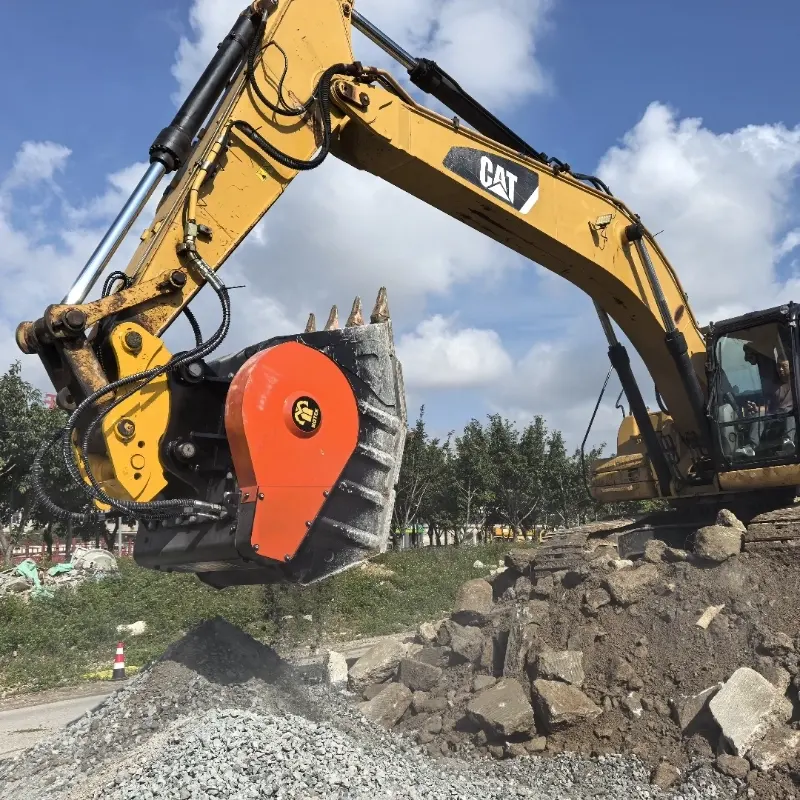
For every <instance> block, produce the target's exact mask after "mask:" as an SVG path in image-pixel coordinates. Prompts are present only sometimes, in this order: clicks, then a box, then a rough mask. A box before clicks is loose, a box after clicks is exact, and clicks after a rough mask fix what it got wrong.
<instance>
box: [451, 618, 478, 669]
mask: <svg viewBox="0 0 800 800" xmlns="http://www.w3.org/2000/svg"><path fill="white" fill-rule="evenodd" d="M445 625H446V627H447V629H448V630H449V632H450V647H451V649H452V651H453V652H452V656H451V658H453V659H454V660H455V661H456V662H462V663H463V662H469V663H474V662H475V661H478V660H479V659H480V658H481V654H482V652H483V644H484V636H483V633H482V632H481V630H480V628H475V627H473V626H471V625H469V626H462V625H459V624H458V623H457V622H453V621H452V620H448V621H447V622H446V623H445Z"/></svg>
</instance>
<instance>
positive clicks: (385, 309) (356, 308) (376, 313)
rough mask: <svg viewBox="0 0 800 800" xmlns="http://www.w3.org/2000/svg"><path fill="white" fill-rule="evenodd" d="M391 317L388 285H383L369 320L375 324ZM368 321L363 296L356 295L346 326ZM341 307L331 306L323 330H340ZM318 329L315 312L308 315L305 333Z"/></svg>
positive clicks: (358, 325)
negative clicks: (387, 291) (387, 292)
mask: <svg viewBox="0 0 800 800" xmlns="http://www.w3.org/2000/svg"><path fill="white" fill-rule="evenodd" d="M389 319H390V316H389V300H388V298H387V295H386V287H383V286H382V287H381V290H380V291H379V292H378V297H377V299H376V300H375V307H374V308H373V309H372V314H370V318H369V321H370V322H371V323H373V324H378V323H381V322H388V321H389ZM365 324H366V322H365V320H364V307H363V305H362V303H361V298H360V297H356V299H355V300H354V301H353V307H352V309H351V311H350V316H349V317H348V318H347V322H346V323H345V327H346V328H358V327H361V326H362V325H365ZM339 327H340V325H339V308H338V306H333V307H332V308H331V313H330V314H329V315H328V321H327V322H326V323H325V327H324V328H323V330H325V331H336V330H339ZM316 330H317V318H316V317H315V316H314V314H309V315H308V322H307V323H306V329H305V333H315V332H316Z"/></svg>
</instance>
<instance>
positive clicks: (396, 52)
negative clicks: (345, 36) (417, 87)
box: [352, 9, 419, 70]
mask: <svg viewBox="0 0 800 800" xmlns="http://www.w3.org/2000/svg"><path fill="white" fill-rule="evenodd" d="M352 20H353V27H354V28H355V29H356V30H357V31H361V33H363V34H364V36H366V37H367V39H369V40H370V41H371V42H372V43H373V44H376V45H378V47H380V48H381V50H383V51H384V52H385V53H388V54H389V55H390V56H391V57H392V58H393V59H394V60H395V61H398V62H399V63H400V64H402V65H403V66H404V67H405V68H406V69H407V70H412V69H414V68H415V67H416V66H417V64H418V63H419V62H418V61H417V59H416V58H414V56H411V55H409V54H408V53H407V52H406V51H405V50H403V48H402V47H400V45H399V44H397V42H394V41H392V40H391V39H390V38H389V37H388V36H387V35H386V34H385V33H384V32H383V31H382V30H380V28H376V27H375V26H374V25H373V24H372V23H371V22H370V21H369V20H368V19H367V18H366V17H364V16H362V15H361V14H359V13H358V11H356V10H355V9H353V14H352Z"/></svg>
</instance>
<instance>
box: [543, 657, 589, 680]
mask: <svg viewBox="0 0 800 800" xmlns="http://www.w3.org/2000/svg"><path fill="white" fill-rule="evenodd" d="M536 676H537V677H538V678H544V679H545V680H552V681H561V682H562V683H571V684H572V685H573V686H582V685H583V681H584V679H585V675H584V672H583V653H582V652H580V651H574V650H560V651H557V650H543V651H542V652H540V653H539V656H538V657H537V659H536Z"/></svg>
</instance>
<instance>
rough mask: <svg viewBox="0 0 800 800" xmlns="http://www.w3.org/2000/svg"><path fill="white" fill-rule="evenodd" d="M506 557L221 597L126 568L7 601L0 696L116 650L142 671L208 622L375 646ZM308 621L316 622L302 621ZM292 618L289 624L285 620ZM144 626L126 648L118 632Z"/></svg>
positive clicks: (2, 617)
mask: <svg viewBox="0 0 800 800" xmlns="http://www.w3.org/2000/svg"><path fill="white" fill-rule="evenodd" d="M507 550H508V547H506V546H501V545H489V546H485V547H477V548H474V547H469V548H456V549H452V548H448V549H447V550H443V549H437V548H425V549H421V550H412V551H406V552H393V553H386V554H384V555H382V556H379V557H378V558H377V559H376V560H375V562H373V563H375V564H377V565H379V567H382V568H384V569H386V570H390V571H391V573H388V572H387V573H385V576H384V575H383V574H380V573H379V574H374V572H372V571H370V570H362V569H360V568H355V569H353V570H351V571H349V572H345V573H343V574H341V575H337V576H335V577H333V578H331V579H330V580H329V581H326V582H325V583H322V584H318V585H316V586H311V587H307V588H304V589H301V588H297V587H286V586H280V587H276V586H268V587H256V586H252V587H251V586H245V587H235V588H230V589H225V590H223V591H217V590H214V589H211V588H210V587H208V586H206V585H204V584H203V583H201V582H200V581H199V580H198V579H197V578H196V577H195V576H193V575H185V574H178V573H173V574H164V573H160V572H156V571H153V570H145V569H141V568H140V567H137V566H136V565H135V564H134V563H133V562H132V561H131V560H130V559H121V560H120V562H119V564H120V576H119V578H110V579H107V580H104V581H99V582H87V583H84V584H81V585H80V586H77V587H74V588H69V587H62V588H59V589H58V590H56V592H55V597H54V598H53V599H51V600H35V601H33V600H32V601H30V602H27V603H26V602H23V601H22V600H20V599H19V598H17V597H3V598H0V686H2V687H4V688H8V687H18V688H27V689H43V688H47V687H50V686H56V685H60V684H69V683H74V682H76V681H79V680H80V679H81V677H82V676H83V675H84V674H86V673H88V672H92V671H96V670H102V669H110V668H111V666H112V663H113V660H114V651H115V647H116V643H117V641H119V640H120V639H123V640H124V642H125V660H126V664H128V665H131V666H137V667H139V666H144V665H145V664H146V663H148V661H150V660H151V659H154V658H157V657H158V656H159V655H160V654H161V653H163V651H164V649H165V648H166V647H167V646H168V645H169V644H170V643H171V642H173V641H175V640H176V639H178V638H180V637H181V636H182V635H183V634H184V633H185V632H186V631H187V630H188V629H189V628H191V627H192V626H193V625H195V624H196V623H198V622H200V621H201V620H204V619H210V618H213V617H216V616H222V617H224V618H226V619H227V620H229V621H230V622H231V623H233V624H234V625H237V626H239V627H241V628H242V629H243V630H245V631H247V632H248V633H250V634H251V635H252V636H255V637H256V638H259V639H261V640H262V641H265V642H267V643H272V644H278V643H280V644H282V645H284V646H291V645H293V644H299V643H302V642H308V641H311V642H314V641H318V640H319V639H320V637H321V636H322V634H323V631H324V634H325V636H326V637H328V638H333V639H334V640H335V641H343V640H350V639H355V638H358V637H360V636H377V635H381V634H386V633H394V632H397V631H401V630H406V629H410V628H413V627H414V626H415V625H416V624H417V623H419V622H421V621H424V620H428V619H434V618H436V617H439V616H444V615H446V614H447V613H449V611H450V610H451V609H452V607H453V603H454V601H455V597H456V592H457V590H458V587H459V586H460V585H461V584H462V583H463V582H464V581H466V580H468V579H469V578H474V577H477V576H479V575H485V574H486V570H483V571H481V570H475V569H473V567H472V564H473V562H474V561H475V559H480V560H482V561H483V562H484V563H485V564H487V566H488V565H491V564H492V563H493V562H494V563H496V562H497V560H498V559H501V558H502V557H503V555H504V554H505V552H507ZM304 614H311V615H312V617H313V620H312V621H311V622H307V621H306V620H303V619H302V616H303V615H304ZM286 616H292V617H293V619H291V620H284V619H283V618H284V617H286ZM137 620H144V621H145V622H146V623H147V632H146V633H145V634H144V635H142V636H137V637H130V638H126V637H124V636H120V634H118V633H117V630H116V628H117V625H122V624H130V623H132V622H136V621H137Z"/></svg>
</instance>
